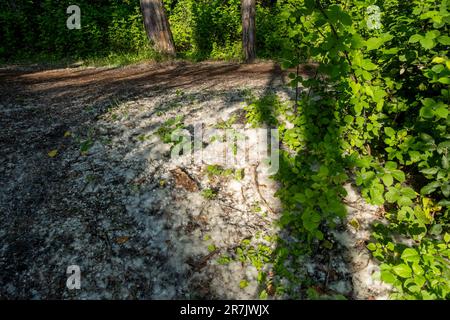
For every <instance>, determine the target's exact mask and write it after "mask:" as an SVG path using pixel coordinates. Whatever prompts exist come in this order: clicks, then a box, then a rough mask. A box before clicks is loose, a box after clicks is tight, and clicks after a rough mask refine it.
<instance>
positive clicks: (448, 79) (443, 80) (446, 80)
mask: <svg viewBox="0 0 450 320" xmlns="http://www.w3.org/2000/svg"><path fill="white" fill-rule="evenodd" d="M438 82H439V83H443V84H450V77H442V78H439V80H438Z"/></svg>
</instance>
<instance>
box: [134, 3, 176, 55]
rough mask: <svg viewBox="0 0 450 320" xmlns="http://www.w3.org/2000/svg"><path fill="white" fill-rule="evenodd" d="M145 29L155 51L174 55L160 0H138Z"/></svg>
mask: <svg viewBox="0 0 450 320" xmlns="http://www.w3.org/2000/svg"><path fill="white" fill-rule="evenodd" d="M140 1H141V10H142V14H143V16H144V25H145V30H146V31H147V35H148V37H149V39H150V40H151V41H152V42H153V44H154V46H155V49H156V51H158V52H161V53H163V54H167V55H171V56H174V55H175V46H174V44H173V37H172V31H170V25H169V21H168V20H167V15H166V11H165V9H164V4H163V2H162V0H140Z"/></svg>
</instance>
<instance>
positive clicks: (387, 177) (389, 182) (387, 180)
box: [381, 173, 394, 187]
mask: <svg viewBox="0 0 450 320" xmlns="http://www.w3.org/2000/svg"><path fill="white" fill-rule="evenodd" d="M381 179H382V180H383V183H384V184H385V186H386V187H390V186H391V185H392V184H393V183H394V178H393V177H392V175H391V174H390V173H385V174H384V175H383V176H382V177H381Z"/></svg>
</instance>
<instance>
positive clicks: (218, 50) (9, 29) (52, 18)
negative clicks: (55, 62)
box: [0, 0, 289, 60]
mask: <svg viewBox="0 0 450 320" xmlns="http://www.w3.org/2000/svg"><path fill="white" fill-rule="evenodd" d="M71 4H73V2H72V1H69V0H42V1H33V0H29V1H25V0H22V1H4V2H1V3H0V34H1V38H2V43H1V44H0V59H2V60H17V59H31V58H36V57H41V58H43V59H49V58H51V59H61V58H66V57H82V58H84V57H97V56H104V55H105V56H108V55H111V54H113V55H115V54H117V53H123V54H126V53H140V52H143V51H151V45H150V44H149V41H148V39H147V36H146V34H145V30H144V27H143V23H142V14H141V11H140V5H139V0H125V1H116V0H99V1H96V2H95V3H94V2H92V1H88V0H80V1H77V3H76V4H77V5H78V6H79V7H80V8H81V24H82V28H81V30H68V29H67V28H66V20H67V18H68V16H69V15H68V14H66V8H67V7H68V6H69V5H71ZM164 4H165V7H166V11H167V13H168V16H169V21H170V25H171V30H172V33H173V37H174V42H175V46H176V49H177V52H178V54H179V55H180V56H181V57H187V58H192V59H195V60H199V59H209V58H212V59H240V58H241V55H242V44H241V37H242V36H241V31H242V26H241V12H240V0H227V1H223V0H165V1H164ZM283 5H284V1H281V0H280V1H278V2H277V3H276V4H275V1H257V17H256V19H257V49H258V54H259V56H260V57H268V58H274V57H279V56H280V53H281V51H282V50H283V49H286V48H287V47H289V46H286V43H287V40H288V39H289V38H288V37H287V34H286V31H285V30H284V26H283V25H282V24H279V19H278V18H277V17H278V13H279V12H280V8H281V7H282V6H283Z"/></svg>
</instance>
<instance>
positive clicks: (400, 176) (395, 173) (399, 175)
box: [391, 170, 406, 183]
mask: <svg viewBox="0 0 450 320" xmlns="http://www.w3.org/2000/svg"><path fill="white" fill-rule="evenodd" d="M391 173H392V176H393V177H394V178H395V180H397V181H398V182H400V183H401V182H404V181H405V180H406V178H405V173H404V172H403V171H401V170H393V171H392V172H391Z"/></svg>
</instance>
